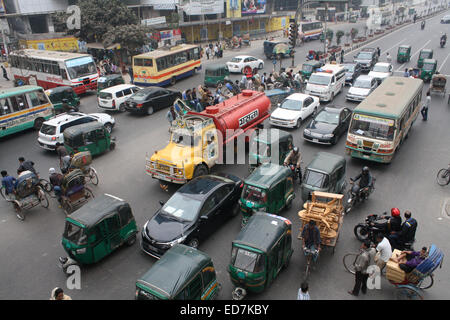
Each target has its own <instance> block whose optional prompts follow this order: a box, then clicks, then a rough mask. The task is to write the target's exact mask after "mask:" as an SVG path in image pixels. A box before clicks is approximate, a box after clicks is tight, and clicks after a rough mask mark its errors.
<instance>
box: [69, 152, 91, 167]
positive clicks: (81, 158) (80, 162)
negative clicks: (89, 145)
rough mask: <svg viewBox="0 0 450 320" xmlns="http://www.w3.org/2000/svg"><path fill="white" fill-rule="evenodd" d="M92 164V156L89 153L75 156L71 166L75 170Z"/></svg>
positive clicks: (79, 153) (80, 153)
mask: <svg viewBox="0 0 450 320" xmlns="http://www.w3.org/2000/svg"><path fill="white" fill-rule="evenodd" d="M91 163H92V155H91V153H90V152H89V151H83V152H78V153H76V154H74V156H73V158H72V161H71V166H72V167H74V168H83V167H86V166H88V165H90V164H91Z"/></svg>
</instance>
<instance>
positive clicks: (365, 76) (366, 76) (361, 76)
mask: <svg viewBox="0 0 450 320" xmlns="http://www.w3.org/2000/svg"><path fill="white" fill-rule="evenodd" d="M373 78H374V77H372V76H369V75H368V74H362V75H360V76H358V78H356V80H358V79H360V80H372V79H373Z"/></svg>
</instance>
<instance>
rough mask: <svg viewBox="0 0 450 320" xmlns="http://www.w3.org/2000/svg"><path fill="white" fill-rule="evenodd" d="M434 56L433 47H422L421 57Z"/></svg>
mask: <svg viewBox="0 0 450 320" xmlns="http://www.w3.org/2000/svg"><path fill="white" fill-rule="evenodd" d="M432 56H433V50H432V49H422V50H420V53H419V59H420V58H431V57H432Z"/></svg>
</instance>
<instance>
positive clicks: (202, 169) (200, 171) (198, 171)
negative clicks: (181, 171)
mask: <svg viewBox="0 0 450 320" xmlns="http://www.w3.org/2000/svg"><path fill="white" fill-rule="evenodd" d="M206 174H208V168H207V167H206V166H205V165H204V164H199V165H198V166H197V167H196V168H195V170H194V178H196V177H200V176H204V175H206Z"/></svg>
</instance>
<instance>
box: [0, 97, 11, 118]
mask: <svg viewBox="0 0 450 320" xmlns="http://www.w3.org/2000/svg"><path fill="white" fill-rule="evenodd" d="M9 106H10V103H9V100H8V99H7V98H5V99H0V115H2V116H3V115H5V114H8V113H11V112H12V110H11V108H10V107H9Z"/></svg>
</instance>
